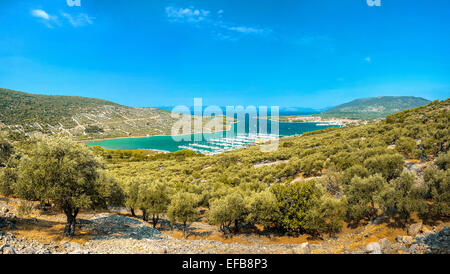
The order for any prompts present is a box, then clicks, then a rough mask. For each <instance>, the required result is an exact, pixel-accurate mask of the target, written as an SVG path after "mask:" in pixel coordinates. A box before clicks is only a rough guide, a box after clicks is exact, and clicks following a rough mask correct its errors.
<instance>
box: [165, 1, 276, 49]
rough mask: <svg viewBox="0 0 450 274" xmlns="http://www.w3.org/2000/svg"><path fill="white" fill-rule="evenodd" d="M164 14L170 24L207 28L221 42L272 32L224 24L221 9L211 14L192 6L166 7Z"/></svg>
mask: <svg viewBox="0 0 450 274" xmlns="http://www.w3.org/2000/svg"><path fill="white" fill-rule="evenodd" d="M165 12H166V16H167V18H168V19H169V21H170V22H176V23H189V24H193V25H195V26H197V27H205V28H209V29H210V30H211V32H212V33H214V34H215V35H216V37H217V38H219V39H221V40H229V41H236V40H238V39H239V37H242V36H243V35H263V34H268V33H271V32H272V31H271V30H270V29H264V28H256V27H249V26H239V25H236V24H233V23H229V22H224V21H222V19H221V18H222V16H223V13H224V11H223V10H222V9H221V10H218V11H217V12H215V13H213V12H211V11H209V10H204V9H197V8H194V7H193V6H191V7H188V8H179V7H174V6H169V7H166V9H165Z"/></svg>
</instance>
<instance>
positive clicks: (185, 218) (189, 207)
mask: <svg viewBox="0 0 450 274" xmlns="http://www.w3.org/2000/svg"><path fill="white" fill-rule="evenodd" d="M198 200H199V197H198V196H197V195H195V194H192V193H187V192H178V193H176V194H175V195H174V196H173V197H172V199H171V201H170V204H169V207H168V209H167V215H168V217H169V220H170V221H171V222H173V223H174V222H176V221H179V222H181V223H182V224H183V236H184V237H186V235H187V229H188V225H189V223H192V222H194V221H195V220H196V219H197V217H198V211H197V204H198Z"/></svg>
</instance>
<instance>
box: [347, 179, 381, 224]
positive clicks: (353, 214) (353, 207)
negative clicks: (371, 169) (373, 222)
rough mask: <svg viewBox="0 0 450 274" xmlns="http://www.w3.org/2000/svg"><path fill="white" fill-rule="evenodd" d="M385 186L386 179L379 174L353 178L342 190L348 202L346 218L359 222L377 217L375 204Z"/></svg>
mask: <svg viewBox="0 0 450 274" xmlns="http://www.w3.org/2000/svg"><path fill="white" fill-rule="evenodd" d="M385 186H386V179H384V178H383V177H382V176H381V175H380V174H376V175H372V176H370V177H368V178H360V177H358V176H356V177H353V179H352V181H351V182H350V184H349V185H347V186H346V187H345V189H344V193H345V196H346V197H347V202H348V208H347V209H348V213H347V215H348V218H349V219H350V220H351V221H356V222H359V221H360V220H362V219H364V218H369V219H373V218H374V217H376V215H377V209H376V208H375V202H376V199H377V197H378V195H380V193H381V191H382V190H383V189H384V187H385Z"/></svg>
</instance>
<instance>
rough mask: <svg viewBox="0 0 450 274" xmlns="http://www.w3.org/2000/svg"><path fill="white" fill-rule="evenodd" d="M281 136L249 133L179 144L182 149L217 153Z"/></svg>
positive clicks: (211, 153) (206, 153) (208, 153)
mask: <svg viewBox="0 0 450 274" xmlns="http://www.w3.org/2000/svg"><path fill="white" fill-rule="evenodd" d="M277 138H279V135H275V134H248V135H237V136H235V137H225V138H215V139H211V140H204V141H202V142H201V143H190V144H188V145H181V146H178V148H180V149H186V150H191V151H194V152H197V153H201V154H205V155H216V154H220V153H223V152H225V151H230V150H235V149H240V148H244V147H248V146H251V145H254V144H257V143H264V142H267V141H270V140H274V139H277Z"/></svg>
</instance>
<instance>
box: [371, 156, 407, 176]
mask: <svg viewBox="0 0 450 274" xmlns="http://www.w3.org/2000/svg"><path fill="white" fill-rule="evenodd" d="M403 164H404V161H403V156H402V155H400V154H382V155H376V156H372V157H370V158H368V159H367V160H365V161H364V166H365V167H366V168H367V169H368V170H369V171H370V172H371V173H372V174H373V175H374V174H377V173H379V174H381V175H382V176H383V177H384V178H385V179H386V180H387V181H390V180H392V179H395V178H397V177H398V176H400V174H401V173H402V171H403Z"/></svg>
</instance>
